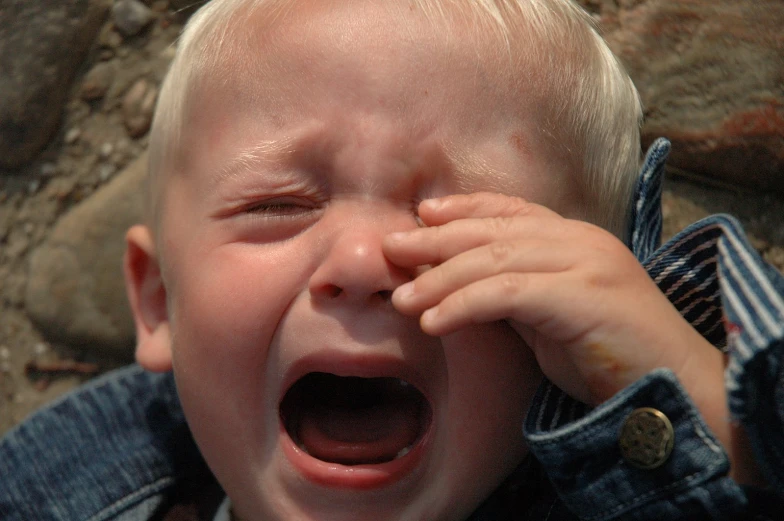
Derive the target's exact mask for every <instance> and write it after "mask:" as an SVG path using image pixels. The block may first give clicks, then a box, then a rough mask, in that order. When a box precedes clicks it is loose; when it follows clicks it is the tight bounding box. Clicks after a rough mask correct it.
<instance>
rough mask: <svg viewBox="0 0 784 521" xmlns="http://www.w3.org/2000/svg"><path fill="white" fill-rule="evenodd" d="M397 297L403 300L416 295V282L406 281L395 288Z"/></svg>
mask: <svg viewBox="0 0 784 521" xmlns="http://www.w3.org/2000/svg"><path fill="white" fill-rule="evenodd" d="M395 294H396V295H397V298H399V299H401V300H408V299H410V298H411V297H412V296H413V295H414V282H413V281H411V282H406V283H405V284H402V285H400V286H398V287H397V289H395Z"/></svg>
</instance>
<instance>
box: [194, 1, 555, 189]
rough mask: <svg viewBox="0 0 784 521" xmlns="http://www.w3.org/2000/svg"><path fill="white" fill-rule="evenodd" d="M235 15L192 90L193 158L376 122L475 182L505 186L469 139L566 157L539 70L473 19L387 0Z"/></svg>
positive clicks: (351, 130) (356, 135) (398, 142)
mask: <svg viewBox="0 0 784 521" xmlns="http://www.w3.org/2000/svg"><path fill="white" fill-rule="evenodd" d="M235 18H236V19H235V20H232V21H230V22H229V23H230V24H233V25H231V28H230V31H227V34H228V35H229V37H228V38H227V39H226V41H225V42H226V46H225V47H224V48H223V49H222V50H221V52H220V60H219V62H217V63H216V70H215V71H213V72H208V73H205V74H203V75H202V77H201V79H200V81H199V82H198V83H197V84H196V85H195V86H194V90H193V91H192V92H193V95H192V96H191V97H190V99H191V101H190V103H189V110H188V111H187V113H186V117H185V118H184V125H183V128H184V129H185V130H186V131H185V133H184V138H185V139H184V140H183V141H184V143H183V145H184V146H182V147H181V150H182V151H183V154H184V156H185V157H186V162H191V165H193V164H194V163H198V164H199V166H200V167H201V168H202V169H203V168H204V165H206V164H208V163H209V162H210V161H211V160H216V161H217V160H222V159H225V157H226V155H225V154H220V153H213V152H219V151H221V150H226V149H227V148H231V149H233V151H232V153H233V154H234V155H237V153H236V152H237V150H242V149H243V148H245V149H258V144H259V140H258V139H257V138H258V136H270V135H274V136H275V139H276V140H277V141H276V142H273V143H270V146H271V148H273V149H279V150H284V151H285V150H286V149H287V147H289V145H291V144H292V143H295V144H302V143H305V142H309V144H310V145H312V146H310V147H309V148H310V149H311V150H317V149H319V148H320V149H322V150H328V149H329V148H330V145H331V144H334V143H331V142H337V141H340V140H342V141H343V142H344V143H345V142H346V141H349V140H357V139H361V138H362V129H366V128H372V129H380V128H381V127H382V125H381V124H380V123H379V122H384V123H385V124H387V127H389V128H387V129H386V130H388V135H389V139H387V140H386V143H387V144H388V146H389V147H392V148H394V147H396V146H400V147H403V146H405V145H406V144H405V141H408V142H409V143H417V147H418V149H420V150H421V151H423V156H427V157H429V158H436V157H439V156H445V157H446V158H447V159H448V160H450V161H451V162H452V163H453V164H458V165H459V166H460V167H462V168H463V169H464V170H471V171H473V172H476V173H477V174H481V179H482V180H483V181H484V184H483V185H481V186H477V184H476V183H474V184H473V185H472V186H473V188H475V189H486V190H494V191H504V190H503V186H502V185H498V186H496V185H495V184H494V180H497V179H498V178H499V176H498V174H500V173H504V172H499V171H498V169H497V168H494V167H493V166H491V165H490V164H489V163H488V162H487V161H486V159H487V157H488V155H487V154H488V153H489V154H490V155H492V154H493V153H494V152H496V151H495V150H492V147H490V148H488V147H485V148H484V150H483V152H484V153H483V154H482V153H477V150H476V147H474V145H476V143H477V142H478V141H481V140H482V139H485V138H487V137H488V136H490V135H492V136H493V139H494V141H493V145H498V144H499V143H500V144H502V145H504V146H509V147H511V148H513V149H514V150H515V151H516V153H517V154H519V155H520V156H521V157H522V158H523V160H527V159H530V158H531V157H532V156H534V155H536V156H538V157H539V158H541V157H543V156H551V158H552V160H553V161H556V162H557V161H562V159H563V158H559V157H555V156H557V155H558V154H557V151H558V148H557V147H555V146H553V142H552V139H551V135H552V133H551V132H550V131H548V130H547V129H546V127H547V124H546V120H547V118H546V117H545V115H544V110H543V107H544V106H545V105H546V104H547V103H546V101H547V100H546V94H545V93H544V92H542V91H541V88H540V86H539V85H538V84H537V83H538V80H537V75H536V72H535V71H536V68H535V67H529V68H528V70H524V71H522V74H521V69H524V68H525V67H524V65H523V64H522V63H521V62H520V61H516V59H515V58H513V55H514V53H513V52H506V51H507V50H508V49H506V48H504V47H503V46H502V45H501V44H500V42H501V40H500V39H499V38H496V37H494V36H492V37H488V35H487V34H488V32H489V31H491V30H490V29H489V28H487V27H485V28H483V27H482V25H481V24H479V23H477V22H476V21H475V20H473V21H472V20H468V19H465V18H461V17H460V16H459V15H458V14H457V13H452V14H449V13H446V14H445V15H444V16H443V17H436V18H432V17H427V16H425V13H423V12H421V11H418V10H416V9H413V8H410V7H409V5H408V3H403V2H384V1H380V2H370V1H365V2H356V1H348V2H345V1H343V2H329V1H326V2H293V3H292V5H291V7H290V8H289V9H288V10H286V11H283V12H276V13H274V15H273V16H270V15H269V13H262V12H250V13H246V12H243V11H238V12H237V13H236V14H235ZM498 47H501V49H500V50H499V48H498ZM314 118H315V121H313V119H314ZM389 122H394V125H389V124H388V123H389ZM314 128H318V129H320V131H314ZM189 129H190V130H191V131H190V132H189V131H188V130H189ZM501 134H503V137H502V139H501V140H499V139H498V136H499V135H501ZM319 136H320V137H319ZM501 142H503V143H501ZM419 145H422V146H419ZM425 145H433V146H425ZM262 148H263V147H262ZM289 148H291V147H289ZM294 148H297V147H296V146H295V147H294ZM434 149H435V152H433V150H434ZM205 150H209V151H210V155H209V157H204V155H203V151H205ZM194 151H195V153H194ZM240 155H241V154H240ZM212 166H213V167H214V168H210V169H211V170H213V171H215V170H220V168H221V167H222V166H225V165H212ZM569 166H571V165H569ZM558 169H559V170H560V171H564V170H565V169H566V168H564V165H558ZM188 170H191V169H190V168H188ZM502 170H503V168H502ZM548 183H549V181H548ZM560 186H563V184H561V185H560Z"/></svg>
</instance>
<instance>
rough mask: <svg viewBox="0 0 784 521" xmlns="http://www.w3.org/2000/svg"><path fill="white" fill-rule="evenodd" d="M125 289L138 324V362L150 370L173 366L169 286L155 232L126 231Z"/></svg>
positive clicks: (138, 226) (139, 226) (147, 229)
mask: <svg viewBox="0 0 784 521" xmlns="http://www.w3.org/2000/svg"><path fill="white" fill-rule="evenodd" d="M125 243H126V249H125V259H124V262H123V270H124V272H125V289H126V291H127V292H128V299H129V300H130V303H131V311H132V312H133V319H134V322H135V323H136V361H137V362H139V364H140V365H141V366H142V367H144V368H145V369H148V370H150V371H156V372H166V371H170V370H171V368H172V352H171V336H170V334H169V314H168V310H167V309H166V287H165V286H164V283H163V278H162V277H161V268H160V263H159V260H158V255H157V253H156V251H155V241H154V240H153V237H152V232H151V231H150V229H149V228H148V227H146V226H141V225H137V226H133V227H131V229H129V230H128V233H126V234H125Z"/></svg>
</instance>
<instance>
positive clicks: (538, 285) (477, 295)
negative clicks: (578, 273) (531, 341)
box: [420, 273, 595, 343]
mask: <svg viewBox="0 0 784 521" xmlns="http://www.w3.org/2000/svg"><path fill="white" fill-rule="evenodd" d="M569 278H570V277H564V275H563V274H550V273H543V274H542V273H503V274H499V275H496V276H494V277H490V278H487V279H482V280H481V281H478V282H475V283H473V284H469V285H468V286H466V287H464V288H461V289H460V290H458V291H456V292H454V293H452V294H451V295H448V296H447V297H446V298H445V299H443V300H442V301H441V302H440V303H439V304H438V305H437V306H435V307H432V308H430V309H428V310H427V311H425V312H424V313H423V314H422V316H421V318H420V325H421V327H422V330H423V331H424V332H425V333H428V334H430V335H434V336H443V335H447V334H450V333H453V332H455V331H457V330H459V329H462V328H465V327H468V326H470V325H473V324H481V323H487V322H494V321H497V320H504V319H509V320H513V321H516V322H518V323H520V324H522V325H525V326H527V327H529V328H532V329H534V330H536V331H537V332H539V333H540V334H543V335H546V336H548V337H549V338H552V339H553V340H555V341H559V342H567V343H571V342H573V341H574V339H576V338H580V337H582V336H583V335H585V334H587V332H588V331H590V329H591V328H592V327H594V326H595V324H594V323H593V321H592V320H581V321H564V320H562V319H559V318H558V317H563V316H565V315H571V316H574V314H575V313H579V311H578V310H579V308H581V307H583V306H584V305H585V302H575V301H574V299H572V302H570V305H569V307H573V308H575V309H574V310H573V311H572V312H571V313H569V314H565V313H563V309H561V308H563V306H564V304H565V302H567V300H566V298H567V297H568V295H569V292H568V288H567V286H569V282H568V280H569ZM580 314H583V315H586V313H580ZM588 315H590V313H588Z"/></svg>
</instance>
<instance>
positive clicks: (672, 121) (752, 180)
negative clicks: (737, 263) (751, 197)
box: [584, 0, 784, 195]
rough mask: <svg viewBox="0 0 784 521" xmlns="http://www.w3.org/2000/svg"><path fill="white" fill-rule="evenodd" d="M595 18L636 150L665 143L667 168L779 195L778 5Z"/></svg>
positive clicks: (622, 5)
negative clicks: (619, 81) (626, 102)
mask: <svg viewBox="0 0 784 521" xmlns="http://www.w3.org/2000/svg"><path fill="white" fill-rule="evenodd" d="M584 3H586V2H584ZM594 3H595V2H594ZM589 7H592V6H589ZM599 12H600V13H601V18H602V25H603V26H604V27H605V29H606V36H607V40H608V42H609V44H610V47H612V48H613V50H614V51H615V52H616V53H617V54H618V55H619V56H620V58H621V60H622V61H623V62H624V63H625V65H626V66H627V68H628V69H629V72H630V74H631V76H632V78H633V79H634V81H635V83H636V85H637V87H638V88H639V90H640V93H641V96H642V99H643V103H644V105H645V114H646V123H645V126H644V128H643V141H644V142H645V144H648V143H650V142H651V141H652V140H653V139H654V138H656V137H658V136H666V137H668V138H669V139H671V140H672V142H673V151H672V156H671V160H670V164H672V165H674V166H677V167H679V168H681V169H684V170H688V171H690V172H693V173H696V174H699V175H703V176H708V177H711V178H713V179H716V180H720V181H724V182H729V183H732V184H736V185H740V186H744V187H748V188H754V189H761V190H765V191H772V192H774V193H778V194H780V195H784V31H782V27H784V2H782V1H781V0H621V1H608V0H603V2H602V3H601V6H600V9H599Z"/></svg>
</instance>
